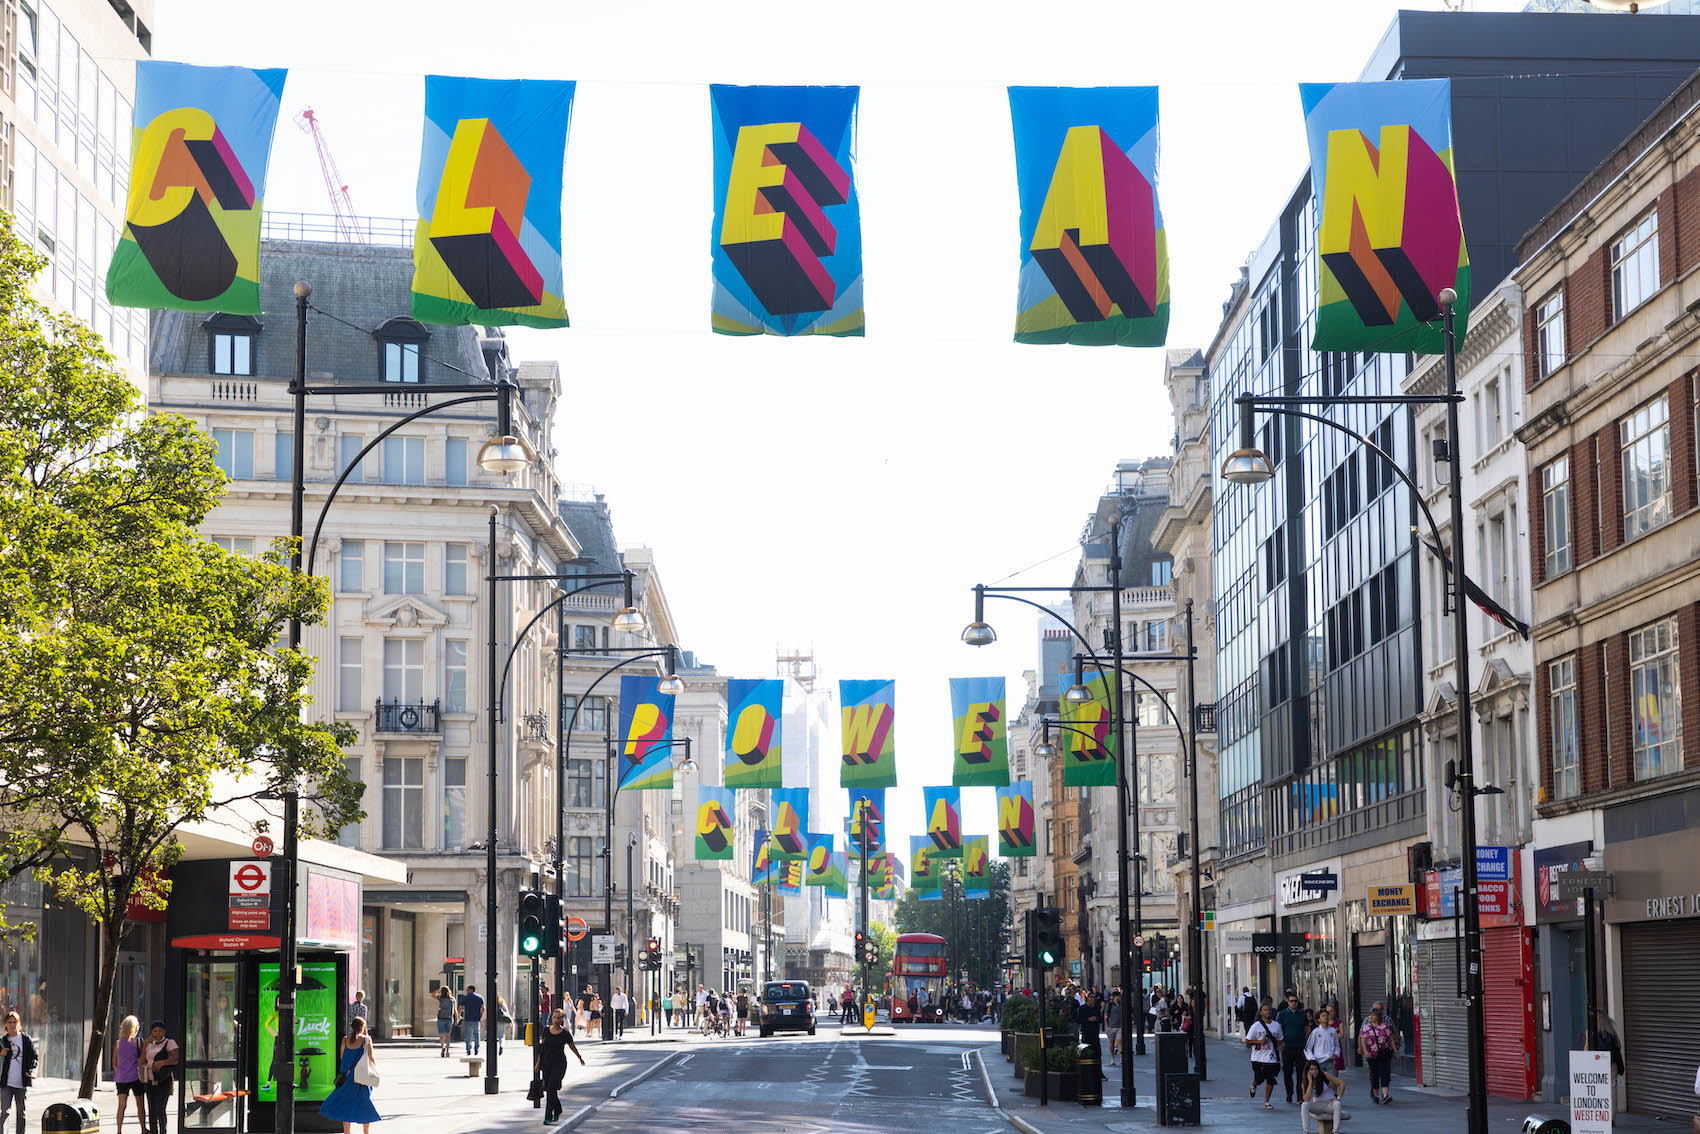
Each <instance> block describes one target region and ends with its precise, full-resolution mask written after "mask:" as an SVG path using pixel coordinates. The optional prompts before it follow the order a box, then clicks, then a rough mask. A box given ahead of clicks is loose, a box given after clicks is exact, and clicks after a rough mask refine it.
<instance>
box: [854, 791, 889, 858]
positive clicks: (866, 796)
mask: <svg viewBox="0 0 1700 1134" xmlns="http://www.w3.org/2000/svg"><path fill="white" fill-rule="evenodd" d="M864 819H866V821H867V824H868V854H869V856H870V857H872V856H874V855H877V854H879V853H880V852H881V851H883V850H885V789H884V788H851V789H850V827H849V835H850V849H849V854H850V857H851V858H854V859H858V860H859V859H860V858H861V857H862V821H863V820H864Z"/></svg>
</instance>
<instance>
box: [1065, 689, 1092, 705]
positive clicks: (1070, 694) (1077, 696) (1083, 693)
mask: <svg viewBox="0 0 1700 1134" xmlns="http://www.w3.org/2000/svg"><path fill="white" fill-rule="evenodd" d="M1063 700H1065V701H1067V702H1068V703H1069V704H1071V705H1089V704H1091V703H1092V690H1090V689H1088V688H1086V686H1084V685H1070V686H1069V687H1068V691H1067V692H1066V693H1064V694H1063Z"/></svg>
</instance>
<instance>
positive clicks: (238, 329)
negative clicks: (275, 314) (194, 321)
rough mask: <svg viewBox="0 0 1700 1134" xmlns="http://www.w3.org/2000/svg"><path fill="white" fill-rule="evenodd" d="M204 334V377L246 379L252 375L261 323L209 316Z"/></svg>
mask: <svg viewBox="0 0 1700 1134" xmlns="http://www.w3.org/2000/svg"><path fill="white" fill-rule="evenodd" d="M201 326H203V327H205V328H206V331H207V373H209V374H223V375H230V376H233V377H242V378H247V377H251V376H252V375H253V373H254V345H255V344H254V340H255V338H257V337H258V336H259V333H260V321H259V320H258V319H256V318H254V317H253V316H252V315H225V314H223V313H220V314H217V315H214V316H212V317H211V318H209V319H207V320H206V322H204V323H202V324H201Z"/></svg>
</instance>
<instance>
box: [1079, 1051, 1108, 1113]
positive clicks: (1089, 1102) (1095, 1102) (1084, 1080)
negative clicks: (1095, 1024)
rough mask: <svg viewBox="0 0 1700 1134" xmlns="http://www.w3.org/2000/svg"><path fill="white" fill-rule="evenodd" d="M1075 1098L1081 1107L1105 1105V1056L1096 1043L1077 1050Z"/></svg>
mask: <svg viewBox="0 0 1700 1134" xmlns="http://www.w3.org/2000/svg"><path fill="white" fill-rule="evenodd" d="M1074 1066H1075V1073H1076V1074H1077V1075H1078V1076H1079V1079H1078V1080H1077V1081H1076V1083H1075V1096H1074V1097H1075V1098H1076V1099H1078V1100H1079V1102H1080V1105H1081V1106H1103V1105H1104V1054H1103V1052H1102V1050H1100V1049H1099V1047H1098V1045H1097V1044H1095V1043H1083V1044H1081V1045H1080V1046H1079V1047H1078V1048H1076V1049H1075V1053H1074Z"/></svg>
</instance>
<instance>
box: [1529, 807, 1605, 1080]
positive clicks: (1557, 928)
mask: <svg viewBox="0 0 1700 1134" xmlns="http://www.w3.org/2000/svg"><path fill="white" fill-rule="evenodd" d="M1576 826H1578V828H1580V826H1581V825H1580V824H1577V825H1576ZM1530 859H1531V861H1532V865H1533V871H1532V877H1533V879H1534V894H1533V896H1532V897H1531V899H1530V901H1529V906H1530V908H1531V910H1532V911H1533V913H1534V921H1535V951H1536V980H1537V985H1538V988H1537V992H1538V995H1539V998H1540V1005H1539V1010H1538V1012H1537V1015H1538V1016H1539V1017H1540V1027H1541V1030H1540V1043H1539V1045H1538V1051H1539V1054H1540V1059H1539V1062H1538V1067H1537V1069H1536V1086H1537V1089H1538V1090H1539V1092H1540V1096H1541V1097H1542V1098H1544V1099H1560V1098H1563V1097H1565V1096H1567V1095H1568V1094H1569V1093H1570V1053H1571V1052H1572V1051H1581V1050H1582V1041H1583V1039H1584V1037H1585V1036H1586V1035H1587V1030H1588V985H1587V972H1588V968H1587V941H1586V930H1585V922H1584V920H1583V916H1582V902H1581V901H1580V900H1577V899H1572V900H1569V901H1560V900H1559V899H1558V882H1557V878H1558V876H1559V875H1561V874H1563V873H1564V872H1565V871H1567V870H1582V869H1585V868H1593V869H1603V868H1604V867H1603V862H1604V860H1603V859H1601V858H1598V857H1596V856H1595V854H1594V844H1593V842H1592V841H1574V842H1565V843H1559V844H1557V845H1553V846H1544V847H1536V848H1534V850H1532V851H1531V852H1530ZM1595 944H1596V949H1595V956H1596V965H1598V958H1601V957H1604V956H1605V949H1604V947H1603V940H1600V939H1596V942H1595ZM1596 975H1597V976H1598V980H1597V984H1598V987H1599V989H1600V990H1601V991H1600V995H1601V996H1602V997H1603V996H1604V989H1605V980H1604V970H1603V967H1597V968H1596ZM1601 1007H1602V1008H1603V1007H1604V1005H1603V1003H1602V1005H1601Z"/></svg>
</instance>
